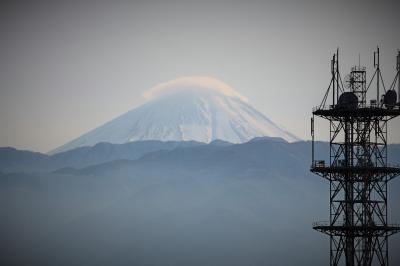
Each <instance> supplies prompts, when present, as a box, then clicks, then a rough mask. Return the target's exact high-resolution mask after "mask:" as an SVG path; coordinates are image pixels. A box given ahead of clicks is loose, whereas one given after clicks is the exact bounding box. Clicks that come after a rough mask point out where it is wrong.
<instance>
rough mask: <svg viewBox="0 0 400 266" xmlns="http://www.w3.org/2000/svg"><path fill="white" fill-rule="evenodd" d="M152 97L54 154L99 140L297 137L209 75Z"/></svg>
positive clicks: (170, 85)
mask: <svg viewBox="0 0 400 266" xmlns="http://www.w3.org/2000/svg"><path fill="white" fill-rule="evenodd" d="M144 97H145V98H146V99H147V100H148V101H147V102H146V103H145V104H143V105H142V106H139V107H138V108H135V109H133V110H131V111H129V112H127V113H125V114H123V115H121V116H119V117H117V118H115V119H114V120H111V121H109V122H107V123H106V124H104V125H102V126H100V127H98V128H96V129H94V130H92V131H90V132H88V133H86V134H84V135H82V136H80V137H78V138H77V139H75V140H73V141H71V142H69V143H67V144H65V145H63V146H61V147H59V148H57V149H56V150H54V151H52V153H57V152H61V151H66V150H69V149H73V148H76V147H81V146H92V145H95V144H96V143H98V142H110V143H126V142H130V141H137V140H162V141H167V140H175V141H182V140H195V141H200V142H206V143H208V142H211V141H213V140H216V139H221V140H225V141H229V142H232V143H242V142H246V141H249V140H250V139H252V138H254V137H262V136H268V137H280V138H283V139H285V140H286V141H289V142H292V141H296V140H298V138H297V137H296V136H294V135H293V134H291V133H290V132H288V131H286V130H284V129H282V128H280V127H279V126H277V125H276V124H275V123H273V122H272V121H271V120H270V119H268V118H267V117H266V116H264V115H263V114H262V113H260V112H259V111H257V110H256V109H255V108H253V107H252V106H251V105H250V104H249V103H248V101H247V99H246V98H245V97H243V96H242V95H240V94H239V93H238V92H236V91H235V90H233V89H232V88H231V87H229V86H228V85H226V84H225V83H223V82H221V81H219V80H216V79H213V78H209V77H183V78H178V79H175V80H172V81H169V82H166V83H163V84H160V85H158V86H156V87H154V88H152V89H150V90H148V91H147V92H145V93H144Z"/></svg>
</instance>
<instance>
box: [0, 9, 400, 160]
mask: <svg viewBox="0 0 400 266" xmlns="http://www.w3.org/2000/svg"><path fill="white" fill-rule="evenodd" d="M32 2H33V1H8V4H7V3H6V1H2V3H1V8H0V32H1V42H0V57H1V61H0V125H1V130H0V146H14V147H17V148H23V149H31V150H36V151H42V152H46V151H48V150H51V149H53V148H55V147H58V146H60V145H62V144H64V143H65V142H67V141H69V140H71V139H73V138H75V137H78V136H79V135H81V134H82V133H85V132H87V131H88V130H90V129H93V128H95V127H97V126H99V125H101V124H103V123H104V122H106V121H108V120H110V119H112V118H114V117H116V116H118V115H120V114H122V113H124V112H126V111H128V110H130V109H132V108H134V107H137V106H139V105H140V104H142V103H144V101H145V100H144V99H143V98H142V96H141V95H142V93H143V92H144V91H145V90H147V89H149V88H150V87H152V86H154V85H156V84H158V83H161V82H165V81H168V80H171V79H174V78H176V77H180V76H187V75H202V76H212V77H215V78H218V79H220V80H222V81H224V82H225V83H227V84H229V85H230V86H232V87H233V88H234V89H236V90H237V91H238V92H239V93H240V94H242V95H244V96H246V97H247V98H248V99H249V100H250V103H252V104H253V105H254V106H255V107H256V108H257V109H259V110H260V111H261V112H263V113H264V114H266V115H267V116H268V117H270V118H271V119H272V120H273V121H275V122H277V123H278V124H281V125H283V126H284V127H285V128H287V129H288V130H289V131H291V132H292V133H294V134H296V135H297V136H299V137H301V138H303V139H309V117H310V113H311V109H312V107H313V106H315V105H318V104H319V103H320V101H321V99H322V97H323V94H324V93H325V90H326V88H327V86H328V84H329V79H330V76H329V75H330V73H329V72H330V58H331V54H332V53H333V52H334V51H335V49H336V48H337V47H338V46H339V47H340V49H341V50H340V53H341V69H342V76H345V74H346V72H347V71H348V70H349V68H350V66H351V65H354V64H358V55H359V54H361V64H365V65H366V66H367V67H368V68H369V69H370V72H369V74H372V73H371V72H372V53H373V51H374V49H375V47H376V45H377V44H379V45H380V47H381V52H382V60H381V61H382V70H383V75H384V78H385V80H386V83H387V85H388V83H391V81H392V79H393V78H394V64H395V55H396V52H397V48H400V35H399V30H398V26H399V25H400V16H399V15H398V10H399V4H397V3H396V2H395V1H393V2H385V1H379V2H378V1H376V3H377V4H375V6H374V4H371V3H366V1H326V3H323V2H321V1H306V2H305V1H292V2H290V1H275V2H270V1H133V2H128V1H108V3H106V1H96V2H95V1H86V2H85V1H79V3H78V1H63V2H61V1H47V2H46V1H35V3H32ZM368 76H370V75H368ZM397 120H400V119H397ZM391 129H392V134H391V136H390V141H391V142H400V134H399V133H398V132H400V130H399V129H400V123H399V121H397V122H395V123H394V124H393V126H392V127H391ZM321 137H322V138H323V137H324V136H323V135H321Z"/></svg>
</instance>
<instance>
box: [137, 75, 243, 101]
mask: <svg viewBox="0 0 400 266" xmlns="http://www.w3.org/2000/svg"><path fill="white" fill-rule="evenodd" d="M193 88H195V89H202V90H211V91H214V92H218V93H221V94H223V95H226V96H229V97H234V98H239V99H240V100H242V101H245V102H248V99H247V98H246V97H245V96H243V95H241V94H240V93H239V92H237V91H236V90H234V89H233V88H232V87H230V86H229V85H228V84H226V83H224V82H223V81H221V80H218V79H216V78H213V77H207V76H188V77H179V78H176V79H173V80H170V81H167V82H164V83H161V84H158V85H156V86H154V87H152V88H150V89H149V90H147V91H145V92H144V93H143V94H142V95H143V97H144V98H145V99H146V100H153V99H156V98H159V97H161V96H163V95H166V94H169V93H172V92H177V91H180V90H187V89H193Z"/></svg>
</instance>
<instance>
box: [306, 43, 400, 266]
mask: <svg viewBox="0 0 400 266" xmlns="http://www.w3.org/2000/svg"><path fill="white" fill-rule="evenodd" d="M338 59H339V53H338V52H336V54H335V55H334V56H333V59H332V61H331V73H332V79H331V83H330V85H329V87H328V90H327V92H326V93H325V96H324V98H323V100H322V103H321V104H320V105H319V106H318V107H316V108H314V109H313V112H312V114H313V116H312V118H311V135H312V166H311V172H313V173H315V174H318V175H319V176H321V177H323V178H325V179H327V180H328V181H329V183H330V219H329V222H318V223H315V224H314V226H313V228H314V229H315V230H317V231H320V232H323V233H325V234H327V235H329V236H330V265H342V264H343V265H344V264H345V265H349V266H352V265H363V266H364V265H388V264H389V260H388V237H389V236H390V235H392V234H394V233H396V232H398V231H400V226H399V225H393V224H389V223H388V209H387V201H388V199H387V185H388V181H390V180H391V179H393V178H394V177H396V176H397V175H399V174H400V167H396V166H393V165H388V162H387V160H388V158H387V139H388V138H387V134H388V132H387V126H388V122H389V121H390V120H391V119H393V118H395V117H397V116H399V115H400V104H399V103H400V99H399V100H398V99H397V93H396V89H397V90H398V92H399V93H398V94H399V96H400V74H399V73H400V52H398V54H397V61H396V69H397V74H396V77H395V79H394V81H393V83H392V84H391V86H390V88H388V90H386V89H385V85H384V82H383V79H382V74H381V70H380V65H379V63H380V62H379V48H377V50H376V52H374V68H375V73H374V74H373V76H372V79H371V81H370V82H369V83H368V85H367V81H366V68H365V67H361V66H360V65H358V66H355V67H353V68H351V72H350V74H349V75H347V76H346V79H345V86H343V82H342V79H341V76H340V72H339V60H338ZM374 87H375V89H376V94H375V93H373V94H374V95H373V97H374V98H373V99H370V101H369V103H367V92H369V91H372V88H374ZM396 87H397V88H396ZM380 93H383V95H380ZM331 97H332V98H331ZM328 98H331V99H332V104H330V105H327V101H328ZM315 117H320V118H322V119H325V120H327V121H328V122H329V129H330V135H329V136H330V154H329V159H327V161H325V160H316V159H315V158H314V157H315V152H314V132H315V131H314V118H315ZM326 158H328V157H327V155H326Z"/></svg>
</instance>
